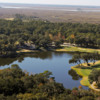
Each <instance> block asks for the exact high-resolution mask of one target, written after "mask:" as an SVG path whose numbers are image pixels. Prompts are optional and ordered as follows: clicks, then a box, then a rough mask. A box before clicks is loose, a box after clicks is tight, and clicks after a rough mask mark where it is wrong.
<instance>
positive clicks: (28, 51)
mask: <svg viewBox="0 0 100 100" xmlns="http://www.w3.org/2000/svg"><path fill="white" fill-rule="evenodd" d="M33 52H38V50H27V49H21V50H18V51H17V53H33Z"/></svg>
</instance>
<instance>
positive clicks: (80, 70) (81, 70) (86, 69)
mask: <svg viewBox="0 0 100 100" xmlns="http://www.w3.org/2000/svg"><path fill="white" fill-rule="evenodd" d="M90 64H91V66H87V65H86V63H83V64H82V65H83V67H79V66H78V65H76V66H73V67H72V69H73V70H75V71H76V73H77V74H78V75H80V76H82V80H81V81H80V83H81V84H82V85H83V86H88V87H89V88H91V84H90V83H89V80H88V76H89V74H90V73H91V71H92V70H93V69H99V70H100V61H97V62H96V63H95V64H94V65H93V64H92V63H90Z"/></svg>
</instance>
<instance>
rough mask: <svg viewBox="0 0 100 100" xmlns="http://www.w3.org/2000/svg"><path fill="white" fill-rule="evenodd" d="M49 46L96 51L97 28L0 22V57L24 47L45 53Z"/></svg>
mask: <svg viewBox="0 0 100 100" xmlns="http://www.w3.org/2000/svg"><path fill="white" fill-rule="evenodd" d="M52 42H54V43H55V45H56V46H57V47H59V46H60V44H61V43H63V42H69V43H74V44H77V45H78V46H82V47H93V48H99V47H100V25H99V24H87V23H85V24H81V23H51V22H48V21H41V20H28V21H24V20H22V19H20V18H17V19H14V20H13V21H7V20H3V19H0V54H1V55H10V54H11V53H15V52H16V50H17V49H18V47H21V46H25V43H30V44H34V45H35V46H36V49H40V48H41V47H43V48H45V49H49V47H51V46H52Z"/></svg>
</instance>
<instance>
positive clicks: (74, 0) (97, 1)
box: [0, 0, 100, 6]
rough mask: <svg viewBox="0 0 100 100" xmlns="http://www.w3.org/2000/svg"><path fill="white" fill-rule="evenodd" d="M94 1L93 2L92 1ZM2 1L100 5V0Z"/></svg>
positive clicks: (6, 0) (0, 1) (11, 0)
mask: <svg viewBox="0 0 100 100" xmlns="http://www.w3.org/2000/svg"><path fill="white" fill-rule="evenodd" d="M91 1H92V2H91ZM0 3H14V4H38V5H72V6H100V0H79V1H78V0H70V1H69V0H62V1H60V0H48V1H47V0H36V1H34V0H5V1H2V0H0Z"/></svg>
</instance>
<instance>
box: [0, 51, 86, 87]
mask: <svg viewBox="0 0 100 100" xmlns="http://www.w3.org/2000/svg"><path fill="white" fill-rule="evenodd" d="M71 58H72V54H68V53H57V52H38V53H32V54H25V55H22V56H20V57H17V58H0V66H1V67H0V69H3V68H7V67H10V66H11V65H12V64H18V65H19V66H20V68H21V69H23V70H26V71H27V72H29V73H34V74H35V73H42V72H44V71H45V70H48V71H50V72H52V73H53V75H52V76H53V77H55V80H56V82H59V83H62V84H63V85H64V87H65V88H69V89H72V88H74V87H78V86H80V85H81V84H80V80H81V78H80V77H79V76H77V75H76V74H75V72H74V71H73V70H71V66H74V65H75V64H69V59H71ZM82 87H83V88H84V89H88V87H85V86H82Z"/></svg>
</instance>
